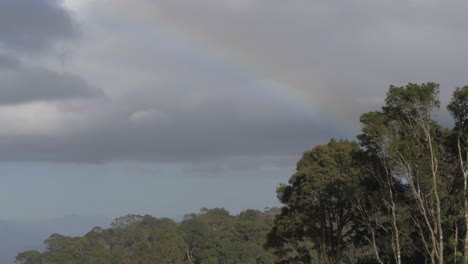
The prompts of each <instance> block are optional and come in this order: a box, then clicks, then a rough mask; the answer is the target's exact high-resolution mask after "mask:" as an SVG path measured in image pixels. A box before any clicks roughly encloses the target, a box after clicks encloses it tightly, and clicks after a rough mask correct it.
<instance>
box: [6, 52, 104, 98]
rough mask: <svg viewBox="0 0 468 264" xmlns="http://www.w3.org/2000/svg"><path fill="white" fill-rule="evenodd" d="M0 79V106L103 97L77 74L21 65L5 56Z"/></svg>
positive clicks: (101, 93)
mask: <svg viewBox="0 0 468 264" xmlns="http://www.w3.org/2000/svg"><path fill="white" fill-rule="evenodd" d="M3 58H4V59H3ZM0 82H1V85H2V88H1V89H0V105H5V104H18V103H28V102H35V101H57V100H64V99H75V98H92V97H100V96H103V92H102V91H100V90H98V89H96V88H94V87H92V86H90V85H89V84H88V83H87V82H86V81H85V80H83V79H82V78H80V77H79V76H77V75H74V74H71V73H57V72H54V71H51V70H48V69H45V68H37V67H25V66H21V65H20V64H18V62H17V61H15V60H10V59H9V58H8V57H0Z"/></svg>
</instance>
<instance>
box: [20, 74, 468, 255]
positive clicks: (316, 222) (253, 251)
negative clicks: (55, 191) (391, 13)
mask: <svg viewBox="0 0 468 264" xmlns="http://www.w3.org/2000/svg"><path fill="white" fill-rule="evenodd" d="M439 89H440V87H439V85H438V84H436V83H422V84H413V83H410V84H408V85H406V86H390V88H389V90H388V92H387V96H386V99H385V101H384V103H383V106H382V107H381V109H380V110H379V111H373V112H368V113H364V114H363V115H362V116H361V117H360V121H361V125H362V131H361V133H360V134H359V135H357V139H356V140H336V139H333V138H332V139H330V141H329V142H328V143H326V144H323V145H318V146H315V147H313V148H312V149H311V150H308V151H306V152H305V153H304V154H303V156H302V158H301V159H300V160H299V161H298V162H297V166H296V172H295V173H294V174H293V175H292V176H291V178H290V179H289V182H288V183H286V184H282V185H280V186H279V187H278V188H277V196H278V199H279V200H280V201H281V203H282V204H283V206H282V207H281V208H273V209H268V210H265V211H263V212H260V211H256V210H246V211H244V212H241V213H240V214H239V215H235V216H232V215H230V214H229V212H228V211H226V210H224V209H222V208H214V209H202V210H201V211H200V212H199V213H197V214H189V215H186V216H185V218H184V220H183V221H182V222H180V223H176V222H174V221H173V220H170V219H166V218H162V219H158V218H154V217H151V216H148V215H146V216H140V215H127V216H124V217H120V218H117V219H115V220H114V222H113V223H112V225H111V227H110V228H107V229H102V228H99V227H96V228H94V229H93V230H91V231H90V232H89V233H87V234H86V235H85V236H83V237H65V236H62V235H59V234H52V235H51V236H50V237H49V238H48V239H46V240H45V245H46V250H45V251H44V252H38V251H34V250H33V251H26V252H22V253H19V254H18V255H17V257H16V263H22V264H52V263H57V264H58V263H70V264H71V263H103V264H105V263H116V264H133V263H134V264H136V263H193V264H211V263H212V264H215V263H226V264H228V263H327V264H338V263H362V264H364V263H380V264H384V263H396V264H401V263H432V264H436V263H437V264H442V263H468V86H465V87H460V88H456V89H455V90H454V91H453V95H452V98H451V100H450V102H449V103H448V105H446V106H445V105H444V106H442V105H441V101H440V98H439ZM442 107H444V108H446V109H447V110H448V112H449V113H450V114H451V116H452V117H453V122H452V124H453V125H452V126H451V127H445V126H443V125H441V122H440V120H438V118H437V114H438V113H439V111H440V109H441V108H442ZM444 121H445V120H444Z"/></svg>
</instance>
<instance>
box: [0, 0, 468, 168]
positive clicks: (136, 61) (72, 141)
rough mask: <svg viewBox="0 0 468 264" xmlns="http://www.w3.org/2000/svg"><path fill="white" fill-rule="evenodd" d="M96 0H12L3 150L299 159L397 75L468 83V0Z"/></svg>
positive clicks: (72, 155) (339, 133) (5, 25)
mask: <svg viewBox="0 0 468 264" xmlns="http://www.w3.org/2000/svg"><path fill="white" fill-rule="evenodd" d="M85 2H86V4H82V5H70V2H67V3H68V4H69V7H70V8H74V11H73V12H74V14H75V15H72V13H71V12H72V11H70V10H67V9H65V8H64V7H62V6H60V5H58V4H57V2H56V1H49V0H41V1H32V0H31V1H13V0H11V1H4V2H2V3H1V4H0V10H2V11H0V12H1V13H0V14H3V13H5V14H16V15H15V16H13V15H9V16H3V15H0V25H1V26H0V43H1V44H2V45H1V49H0V51H2V52H3V53H1V54H2V55H0V81H1V83H2V86H3V87H4V88H2V89H0V122H3V123H4V124H9V125H8V128H5V129H3V130H2V131H0V160H4V161H5V160H8V161H54V162H56V161H66V162H91V163H96V162H109V161H123V160H133V161H150V162H160V163H183V164H184V166H185V167H186V168H187V169H189V170H192V171H194V172H207V173H208V172H211V173H216V172H218V171H219V170H236V168H249V167H252V166H253V165H252V164H254V163H255V162H259V163H261V164H263V165H259V166H263V167H264V168H272V164H275V163H278V164H283V165H282V166H292V164H293V163H294V162H293V161H294V160H295V159H296V158H297V156H298V155H300V154H301V152H302V151H304V150H305V149H307V148H309V147H311V146H313V145H315V144H319V143H324V142H325V141H326V140H327V139H328V138H329V137H353V136H354V133H356V131H357V130H358V128H359V124H358V118H359V115H360V114H361V113H362V112H365V111H369V110H374V109H376V108H377V107H379V105H381V104H382V103H383V98H384V97H385V92H386V90H387V88H388V86H389V85H390V84H397V85H400V84H401V85H402V84H405V83H407V82H426V81H436V82H440V83H441V84H442V91H441V96H442V97H443V99H444V100H447V99H448V98H449V97H450V94H451V90H452V89H453V88H454V87H455V86H459V85H464V84H465V82H466V76H467V69H468V65H467V64H468V53H467V52H465V50H466V47H468V35H466V34H464V33H465V32H467V29H468V26H467V25H468V18H466V16H465V15H464V14H463V10H466V9H467V8H468V4H466V3H465V2H462V1H448V2H444V3H443V4H442V3H440V4H439V3H438V2H435V1H424V2H422V1H391V2H390V1H370V0H360V1H355V2H352V3H351V2H346V3H344V2H342V1H335V0H332V1H305V0H298V1H288V2H284V1H276V0H275V1H267V0H261V1H230V0H223V1H219V0H203V1H197V2H188V1H173V0H158V1H149V0H139V1H132V2H131V3H129V2H128V1H121V0H112V1H110V0H106V1H85ZM32 5H34V6H35V7H36V8H35V9H34V12H32V11H31V10H33V9H30V8H29V7H31V6H32ZM26 6H27V7H28V8H26ZM21 17H23V18H24V20H22V19H20V18H21ZM17 20H18V21H17ZM77 25H80V26H79V28H77ZM78 32H79V33H78ZM77 35H80V37H79V38H77ZM57 46H61V49H64V50H66V56H63V52H62V50H61V49H57ZM25 54H27V55H25ZM31 54H32V55H31ZM38 113H40V114H38ZM12 120H20V122H14V121H12ZM35 120H39V121H38V122H36V121H35ZM246 159H252V162H250V163H249V162H246ZM207 161H213V162H217V164H218V165H216V166H214V165H213V164H208V162H207ZM273 167H274V166H273ZM258 168H259V167H257V169H258Z"/></svg>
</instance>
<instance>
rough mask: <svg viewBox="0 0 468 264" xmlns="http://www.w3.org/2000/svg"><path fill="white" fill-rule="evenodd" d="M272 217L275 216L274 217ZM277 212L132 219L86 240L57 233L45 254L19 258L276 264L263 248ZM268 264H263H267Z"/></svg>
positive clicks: (63, 262)
mask: <svg viewBox="0 0 468 264" xmlns="http://www.w3.org/2000/svg"><path fill="white" fill-rule="evenodd" d="M272 212H273V213H272ZM273 217H274V210H269V211H266V212H260V211H256V210H247V211H245V212H242V213H241V214H240V215H239V216H232V215H230V214H229V212H228V211H226V210H225V209H222V208H214V209H206V208H203V209H202V210H201V211H200V213H199V214H191V215H187V216H186V219H185V220H184V221H183V222H182V223H176V222H174V221H173V220H171V219H168V218H159V219H158V218H154V217H152V216H149V215H145V216H140V215H127V216H123V217H119V218H117V219H115V220H114V222H113V223H112V227H111V228H109V229H102V228H100V227H95V228H93V229H92V230H91V231H90V232H89V233H87V234H86V235H85V236H83V237H67V236H62V235H60V234H53V235H51V236H50V237H49V238H48V239H47V240H45V242H44V243H45V244H46V251H45V252H43V253H39V252H37V251H26V252H22V253H20V254H18V256H17V257H16V262H17V263H21V264H55V263H57V264H58V263H60V264H67V263H69V264H81V263H83V264H94V263H96V264H107V263H109V264H114V263H115V264H146V263H155V264H158V263H161V264H162V263H171V264H201V263H226V264H230V263H233V264H234V263H273V262H274V261H275V257H274V256H273V255H272V254H271V253H270V252H268V251H267V250H265V249H264V248H263V246H262V245H263V244H264V243H265V236H266V233H267V232H268V230H270V228H271V224H272V222H273ZM262 261H263V262H262Z"/></svg>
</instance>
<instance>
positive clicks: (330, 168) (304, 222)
mask: <svg viewBox="0 0 468 264" xmlns="http://www.w3.org/2000/svg"><path fill="white" fill-rule="evenodd" d="M357 150H358V145H357V143H355V142H350V141H346V140H340V141H336V140H333V139H332V140H331V141H330V142H329V143H328V144H327V145H320V146H316V147H314V148H313V149H312V150H311V151H308V152H306V153H304V155H303V157H302V159H301V160H300V161H299V162H298V164H297V172H296V173H295V174H294V175H293V176H292V177H291V178H290V180H289V184H288V185H281V186H280V187H279V188H278V190H277V193H278V197H279V199H280V201H281V202H282V203H283V204H284V205H285V206H284V207H283V208H282V211H281V213H280V214H279V215H278V216H277V217H276V219H275V223H274V226H273V229H272V231H271V232H270V233H269V235H268V240H267V246H268V247H272V248H275V249H276V253H277V254H278V255H279V257H280V258H282V259H284V262H285V263H286V262H289V263H310V262H311V261H312V259H314V258H318V261H319V262H320V263H331V264H334V263H340V261H341V259H342V257H343V254H344V252H345V250H346V249H347V247H348V246H349V245H350V244H351V243H352V240H353V238H354V236H355V234H356V231H357V227H356V225H355V224H356V223H355V221H354V219H355V212H354V210H353V207H352V200H353V199H354V195H355V193H354V190H355V189H356V186H357V184H359V179H358V178H359V169H358V168H357V167H356V166H355V160H354V153H355V152H356V151H357ZM314 252H315V253H316V255H315V254H314Z"/></svg>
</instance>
